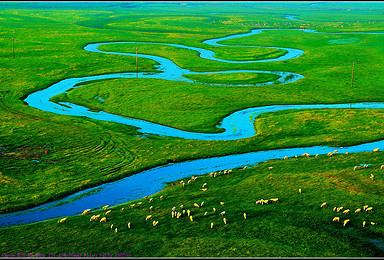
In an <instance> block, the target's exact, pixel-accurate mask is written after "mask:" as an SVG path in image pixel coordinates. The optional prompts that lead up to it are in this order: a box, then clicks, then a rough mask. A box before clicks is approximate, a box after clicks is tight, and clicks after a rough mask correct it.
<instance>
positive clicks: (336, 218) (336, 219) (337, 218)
mask: <svg viewBox="0 0 384 260" xmlns="http://www.w3.org/2000/svg"><path fill="white" fill-rule="evenodd" d="M332 221H333V222H335V221H337V222H339V221H340V218H339V217H334V218H333V219H332Z"/></svg>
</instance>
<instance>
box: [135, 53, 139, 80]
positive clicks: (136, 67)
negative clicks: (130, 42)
mask: <svg viewBox="0 0 384 260" xmlns="http://www.w3.org/2000/svg"><path fill="white" fill-rule="evenodd" d="M138 48H139V47H136V78H137V77H138V66H137V49H138Z"/></svg>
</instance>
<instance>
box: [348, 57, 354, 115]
mask: <svg viewBox="0 0 384 260" xmlns="http://www.w3.org/2000/svg"><path fill="white" fill-rule="evenodd" d="M354 70H355V62H353V65H352V79H351V90H352V87H353V72H354ZM351 107H352V104H349V108H351Z"/></svg>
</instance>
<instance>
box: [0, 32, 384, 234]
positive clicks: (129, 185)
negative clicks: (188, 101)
mask: <svg viewBox="0 0 384 260" xmlns="http://www.w3.org/2000/svg"><path fill="white" fill-rule="evenodd" d="M264 30H265V29H255V30H252V31H251V32H249V33H244V34H237V35H230V36H226V37H222V38H218V39H209V40H206V41H204V42H203V43H206V44H209V45H216V46H225V45H222V44H219V43H218V42H220V41H223V40H226V39H234V38H238V37H245V36H250V35H254V34H258V33H261V32H262V31H264ZM306 31H307V32H310V33H312V32H316V31H313V30H312V31H309V30H306ZM374 34H375V33H374ZM121 43H135V42H108V43H92V44H88V45H87V46H85V47H84V50H86V51H92V52H98V53H105V54H115V55H128V56H136V54H134V53H119V52H106V51H101V50H99V49H98V47H99V46H100V45H105V44H121ZM140 43H142V42H140ZM147 44H154V45H156V44H163V45H170V46H175V47H178V48H186V49H190V50H193V51H197V52H199V55H200V57H201V58H204V59H210V60H215V61H219V62H229V63H250V62H273V61H281V60H288V59H294V58H298V57H300V56H301V55H302V54H303V53H304V52H303V51H302V50H297V49H291V48H279V49H284V50H287V53H286V54H285V55H283V56H280V57H278V58H275V59H268V60H255V61H230V60H222V59H217V58H215V57H214V55H215V53H214V52H211V51H208V50H205V49H202V48H196V47H189V46H184V45H179V44H165V43H147ZM231 46H233V45H231ZM236 46H241V45H236ZM242 47H262V46H242ZM274 48H275V47H274ZM138 56H139V57H142V58H148V59H152V60H154V61H156V62H158V63H159V65H158V66H157V69H158V70H159V72H158V73H142V72H140V73H117V74H107V75H97V76H88V77H81V78H68V79H64V80H62V81H59V82H57V83H55V84H53V85H51V86H50V87H48V88H46V89H43V90H40V91H37V92H34V93H32V94H30V95H29V96H28V97H27V98H26V99H25V102H27V103H28V105H29V106H32V107H34V108H37V109H40V110H44V111H49V112H52V113H57V114H63V115H72V116H86V117H89V118H93V119H97V120H104V121H111V122H117V123H122V124H128V125H132V126H135V127H137V128H138V129H137V130H138V131H139V132H141V133H143V134H156V135H160V136H171V137H176V138H184V139H198V140H235V139H242V138H248V137H252V136H253V135H255V134H256V132H255V129H254V126H253V123H254V120H255V118H256V117H257V115H259V114H261V113H266V112H274V111H281V110H289V109H321V108H354V109H383V108H384V104H383V103H355V104H308V105H271V106H263V107H254V108H248V109H244V110H240V111H237V112H235V113H233V114H231V115H229V116H228V117H226V118H224V119H223V120H222V122H221V123H220V124H219V125H218V127H219V128H222V129H224V132H222V133H212V134H209V133H194V132H187V131H182V130H179V129H175V128H172V127H168V126H163V125H158V124H155V123H152V122H147V121H145V120H138V119H131V118H126V117H123V116H118V115H114V114H109V113H106V112H103V111H100V112H93V111H89V109H88V108H86V107H83V106H79V105H75V104H71V103H68V102H62V103H54V102H51V101H50V100H49V99H50V98H51V97H53V96H55V95H58V94H60V93H65V92H66V91H69V90H70V89H73V88H76V87H81V84H82V83H86V82H89V81H93V80H98V79H116V78H136V77H137V78H154V79H166V80H174V81H185V82H192V81H190V80H189V79H187V78H185V77H183V75H184V74H208V73H231V72H241V71H222V72H199V73H197V72H192V71H189V70H186V69H183V68H180V67H179V66H177V65H176V64H175V63H173V62H172V61H171V60H169V59H166V58H163V57H158V56H153V55H145V54H139V55H138ZM244 72H256V73H274V74H276V75H280V76H281V79H280V80H279V81H277V82H266V83H262V84H285V83H289V82H295V81H297V80H300V79H302V78H303V76H302V75H300V74H296V73H290V72H279V71H253V70H244ZM286 78H288V79H286ZM383 147H384V140H382V141H378V142H372V143H366V144H361V145H356V146H350V147H327V146H314V147H302V148H289V149H276V150H269V151H258V152H252V153H245V154H236V155H229V156H223V157H213V158H207V159H199V160H194V161H186V162H182V163H176V164H168V165H165V166H159V167H155V168H152V169H150V170H146V171H143V172H141V173H138V174H135V175H133V176H130V177H126V178H123V179H121V180H118V181H115V182H112V183H107V184H103V185H100V186H98V187H94V188H89V189H86V190H83V191H80V192H77V193H75V194H73V195H70V196H67V197H65V198H63V199H61V200H58V201H55V202H51V203H47V204H44V205H41V206H38V207H35V208H32V209H28V210H23V211H19V212H14V213H9V214H3V215H0V227H6V226H12V225H18V224H27V223H33V222H38V221H43V220H47V219H50V218H56V217H63V216H70V215H77V214H79V213H81V212H82V211H83V210H85V209H88V208H91V209H98V208H101V207H102V206H104V205H106V204H108V205H110V206H114V205H118V204H121V203H124V202H128V201H131V200H135V199H140V198H143V197H144V196H148V195H151V194H154V193H157V192H159V191H161V190H162V189H163V188H164V187H165V185H166V184H165V183H167V182H171V181H175V180H178V179H181V178H184V177H189V176H193V175H194V176H196V175H201V174H206V173H209V172H212V171H220V170H225V169H232V168H236V167H243V166H252V165H256V164H258V163H260V162H264V161H267V160H270V159H282V158H284V157H285V156H287V157H293V156H295V155H301V154H303V153H309V154H311V155H314V154H327V153H328V152H332V151H334V150H338V151H339V152H340V153H344V152H349V153H356V152H370V151H372V150H373V149H375V148H380V149H381V150H382V149H383Z"/></svg>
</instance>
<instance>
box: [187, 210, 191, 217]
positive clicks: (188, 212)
mask: <svg viewBox="0 0 384 260" xmlns="http://www.w3.org/2000/svg"><path fill="white" fill-rule="evenodd" d="M187 214H188V217H189V216H190V215H191V211H190V210H189V209H188V210H187Z"/></svg>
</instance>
